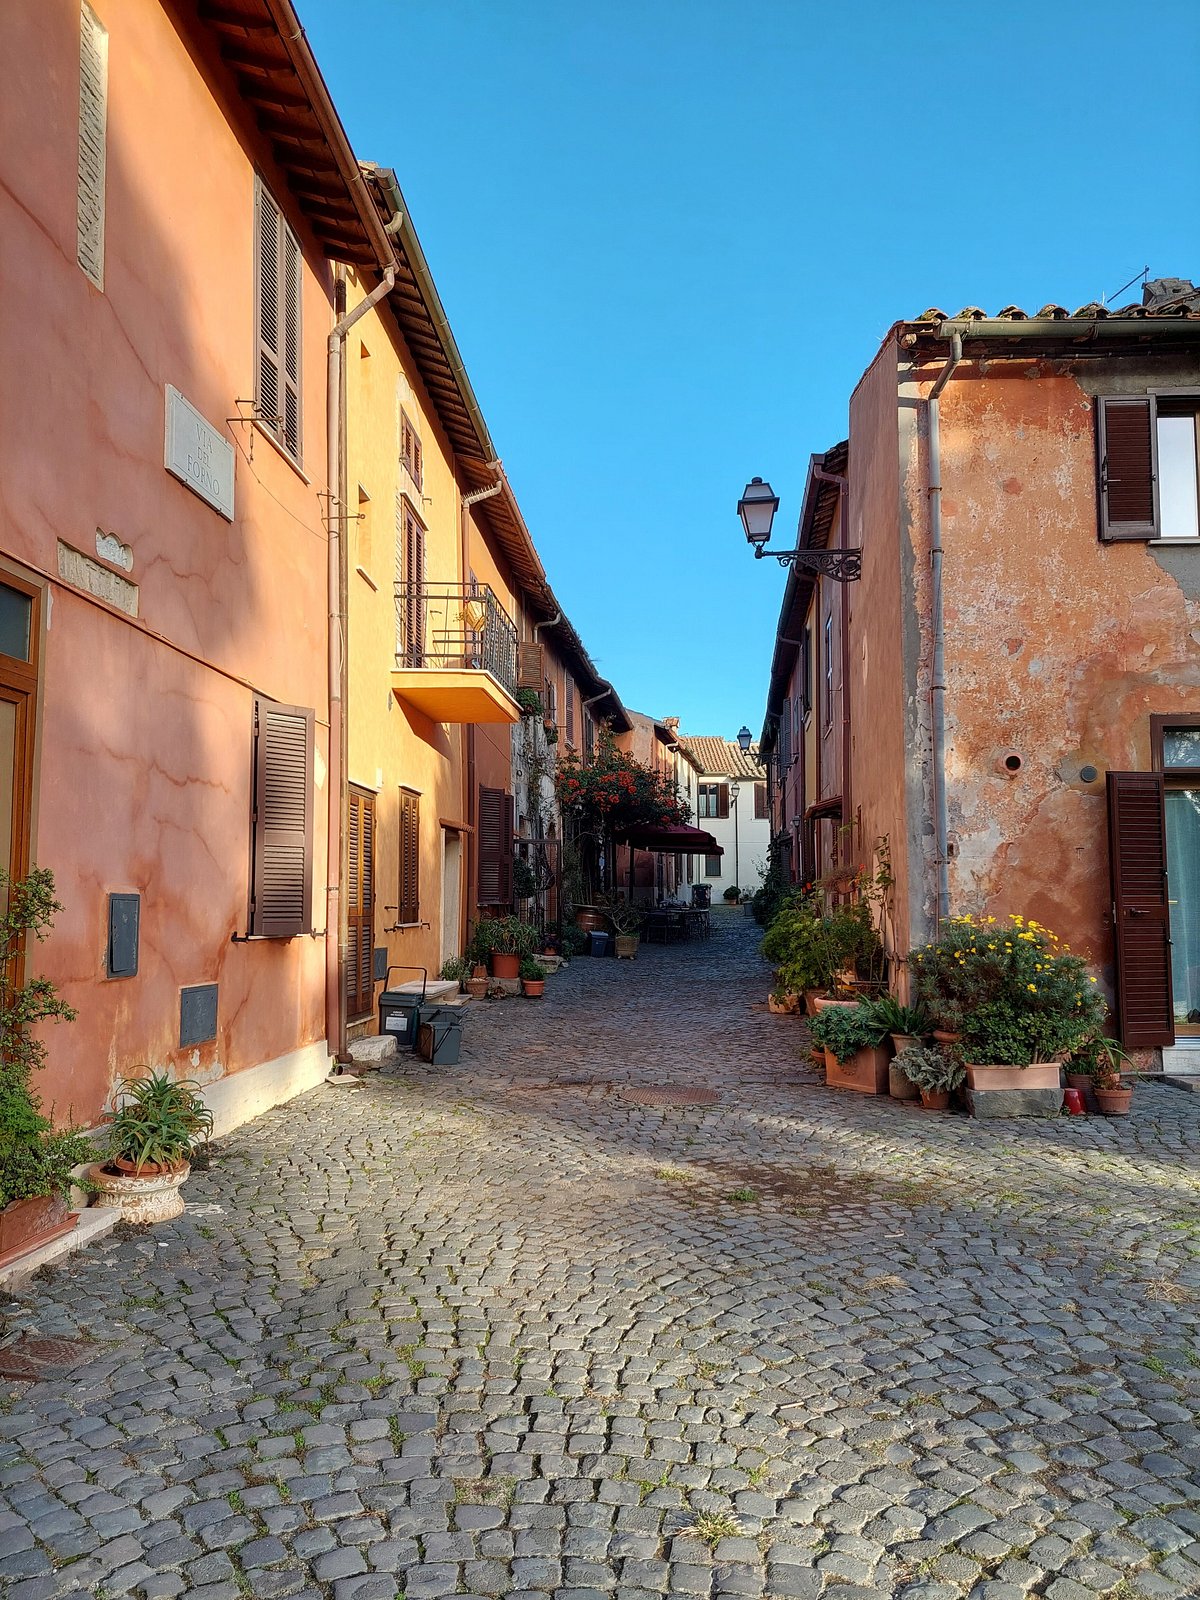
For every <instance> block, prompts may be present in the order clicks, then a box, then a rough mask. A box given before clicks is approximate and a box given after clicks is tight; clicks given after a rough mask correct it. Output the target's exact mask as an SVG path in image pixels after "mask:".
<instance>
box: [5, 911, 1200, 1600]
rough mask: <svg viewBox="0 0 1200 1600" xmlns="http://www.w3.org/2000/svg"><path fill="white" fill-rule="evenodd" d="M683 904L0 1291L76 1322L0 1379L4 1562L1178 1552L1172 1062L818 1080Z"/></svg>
mask: <svg viewBox="0 0 1200 1600" xmlns="http://www.w3.org/2000/svg"><path fill="white" fill-rule="evenodd" d="M713 920H714V924H715V928H714V934H713V937H712V939H711V940H709V941H708V942H707V943H702V944H696V945H684V946H675V947H671V948H668V949H665V950H664V949H661V948H649V947H646V946H643V948H642V951H641V953H640V955H639V957H638V959H637V960H636V961H635V962H620V963H618V962H614V961H604V962H601V961H591V960H577V961H575V962H574V963H573V964H572V965H571V967H570V968H569V969H568V970H565V971H564V972H562V973H560V974H559V975H558V976H556V977H555V978H553V979H552V980H551V981H550V983H549V984H548V986H547V997H546V999H545V1000H544V1001H543V1002H541V1003H534V1002H530V1001H524V1000H514V1001H509V1002H506V1003H503V1004H484V1003H472V1004H471V1006H470V1007H469V1011H468V1016H467V1020H466V1031H465V1040H464V1052H463V1061H462V1064H461V1065H460V1066H458V1067H453V1068H442V1069H438V1068H432V1067H429V1066H426V1065H424V1064H423V1063H421V1062H419V1061H417V1060H416V1059H415V1058H410V1057H406V1058H405V1059H404V1061H403V1064H402V1065H401V1066H400V1067H399V1068H398V1069H389V1070H386V1071H384V1072H382V1073H377V1074H370V1075H367V1076H366V1077H364V1079H363V1080H362V1082H361V1084H360V1086H358V1087H351V1086H334V1085H329V1086H322V1087H319V1088H317V1089H314V1090H312V1091H310V1092H309V1093H308V1094H306V1095H304V1096H302V1097H301V1098H299V1099H297V1100H295V1101H293V1102H292V1103H291V1104H289V1105H286V1106H282V1107H280V1108H278V1109H276V1110H274V1111H271V1112H269V1113H268V1114H266V1115H265V1116H262V1117H260V1118H258V1119H257V1120H256V1121H254V1122H251V1123H248V1124H246V1125H245V1126H244V1127H242V1128H240V1129H239V1130H238V1131H237V1132H236V1133H235V1134H233V1135H231V1136H230V1137H228V1138H226V1139H224V1140H222V1141H221V1142H220V1143H219V1145H218V1146H217V1147H216V1148H215V1149H214V1151H213V1159H212V1164H211V1167H210V1168H209V1170H207V1171H203V1172H197V1173H196V1174H195V1175H194V1177H193V1179H192V1181H191V1183H190V1184H189V1187H188V1190H187V1199H188V1207H187V1211H186V1214H185V1215H184V1216H183V1217H182V1218H180V1219H179V1220H178V1221H177V1222H175V1223H172V1224H167V1225H165V1226H163V1227H161V1228H158V1229H156V1230H154V1232H153V1233H152V1234H149V1235H148V1234H146V1233H144V1232H134V1231H133V1230H126V1231H125V1232H124V1233H123V1235H118V1236H114V1238H113V1239H112V1240H110V1241H109V1242H108V1244H107V1245H106V1246H105V1247H101V1248H99V1249H98V1250H96V1251H94V1252H91V1253H88V1254H85V1255H83V1256H81V1257H77V1258H75V1259H74V1260H73V1261H72V1262H71V1263H70V1267H69V1269H68V1270H63V1271H58V1272H54V1271H51V1272H49V1273H47V1274H45V1275H43V1277H42V1279H41V1280H40V1281H38V1282H37V1283H35V1284H34V1285H33V1286H32V1288H31V1289H30V1291H29V1292H28V1293H27V1294H26V1295H25V1296H23V1298H22V1300H21V1302H20V1303H19V1304H18V1303H17V1302H14V1301H6V1302H0V1312H2V1313H7V1321H6V1322H4V1323H3V1324H2V1326H3V1329H4V1332H3V1334H2V1335H0V1337H3V1338H4V1339H5V1340H6V1341H8V1340H11V1338H12V1336H13V1335H14V1334H16V1333H20V1332H24V1331H26V1330H28V1331H30V1332H36V1334H37V1335H38V1336H41V1337H46V1336H65V1337H68V1338H81V1339H84V1340H86V1341H88V1344H87V1346H86V1348H85V1350H84V1351H83V1352H82V1355H83V1359H82V1361H81V1362H80V1364H78V1365H77V1366H76V1367H75V1368H74V1370H73V1371H71V1372H69V1373H68V1374H66V1375H64V1376H60V1377H55V1378H47V1379H45V1380H43V1381H41V1382H38V1383H33V1384H20V1383H17V1384H9V1385H2V1384H0V1585H3V1586H6V1592H7V1594H8V1595H9V1596H10V1600H47V1597H49V1596H52V1595H57V1594H62V1593H68V1592H71V1593H75V1592H83V1593H88V1594H91V1595H93V1596H95V1597H97V1600H100V1597H113V1596H117V1595H125V1594H132V1595H135V1596H142V1597H146V1600H155V1597H166V1596H172V1595H176V1594H186V1595H191V1596H194V1597H196V1600H238V1597H239V1596H242V1595H253V1596H256V1597H271V1596H288V1595H304V1596H317V1595H331V1596H332V1597H333V1600H352V1597H355V1600H393V1597H395V1596H398V1595H400V1594H403V1595H406V1596H407V1597H408V1600H422V1597H434V1596H443V1595H488V1596H490V1595H507V1594H530V1595H532V1594H554V1595H555V1596H557V1597H560V1600H585V1597H590V1596H608V1595H614V1594H616V1595H619V1596H622V1597H625V1600H635V1597H647V1600H649V1597H660V1596H662V1595H664V1594H672V1595H687V1596H702V1595H711V1594H730V1595H761V1594H763V1593H767V1594H772V1595H780V1596H798V1597H799V1596H816V1595H818V1594H821V1593H822V1592H827V1593H829V1594H832V1595H835V1596H836V1597H837V1600H854V1597H858V1596H864V1597H865V1596H905V1597H917V1596H920V1597H924V1600H953V1597H959V1596H971V1597H973V1600H1019V1597H1022V1596H1025V1595H1026V1594H1029V1593H1037V1594H1045V1595H1048V1596H1049V1597H1050V1600H1082V1597H1086V1596H1090V1595H1093V1594H1121V1595H1125V1596H1133V1595H1142V1594H1144V1595H1147V1596H1158V1595H1161V1596H1164V1597H1168V1596H1184V1595H1194V1594H1196V1593H1197V1592H1200V1542H1198V1538H1200V1515H1198V1514H1197V1511H1196V1505H1197V1503H1198V1502H1200V1448H1198V1447H1197V1434H1196V1431H1195V1406H1196V1401H1197V1397H1198V1396H1200V1356H1198V1355H1197V1350H1198V1349H1200V1341H1198V1340H1197V1331H1198V1330H1197V1321H1198V1306H1200V1221H1198V1219H1197V1211H1198V1208H1197V1203H1196V1202H1197V1195H1198V1191H1200V1179H1198V1164H1197V1155H1198V1154H1200V1097H1197V1096H1195V1095H1191V1094H1187V1093H1183V1092H1180V1091H1178V1090H1175V1089H1172V1088H1170V1087H1166V1086H1163V1087H1152V1086H1150V1085H1148V1084H1143V1086H1142V1087H1141V1088H1140V1089H1139V1092H1138V1095H1137V1097H1136V1102H1135V1109H1134V1114H1133V1116H1132V1117H1131V1118H1130V1119H1129V1120H1128V1121H1127V1122H1122V1121H1109V1120H1106V1119H1101V1118H1089V1119H1086V1120H1084V1119H1068V1118H1060V1119H1057V1120H1053V1121H1047V1122H1029V1121H1027V1122H1023V1123H1021V1124H1019V1125H1014V1124H1012V1123H1009V1124H1007V1125H1006V1124H999V1125H995V1124H987V1123H977V1122H969V1121H968V1120H967V1119H966V1118H964V1117H952V1116H945V1115H940V1116H939V1115H925V1114H923V1113H922V1112H921V1111H919V1110H910V1109H908V1108H906V1107H903V1106H900V1105H899V1104H897V1103H896V1102H892V1101H889V1100H887V1099H883V1100H875V1099H869V1100H867V1099H861V1098H859V1097H858V1096H855V1095H852V1094H844V1093H838V1092H836V1091H832V1090H827V1089H826V1088H824V1086H823V1085H821V1084H820V1083H819V1082H818V1079H817V1077H816V1075H815V1073H813V1072H812V1071H811V1070H810V1068H809V1066H808V1064H807V1060H806V1048H805V1035H804V1031H803V1028H802V1026H801V1024H799V1023H798V1022H797V1021H796V1020H795V1019H794V1018H790V1017H775V1016H771V1015H769V1014H768V1012H767V1010H766V1007H765V1004H764V1001H765V996H766V990H767V973H766V969H765V967H764V965H763V964H762V962H761V961H760V959H759V957H758V956H757V954H756V948H757V940H758V930H757V928H756V927H755V926H754V924H753V923H751V922H750V921H749V919H746V918H743V917H742V916H741V915H740V913H737V914H735V913H727V914H718V915H715V916H714V919H713ZM685 1100H690V1101H691V1103H679V1102H683V1101H685Z"/></svg>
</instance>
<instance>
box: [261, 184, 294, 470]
mask: <svg viewBox="0 0 1200 1600" xmlns="http://www.w3.org/2000/svg"><path fill="white" fill-rule="evenodd" d="M254 259H255V273H254V308H255V324H256V330H257V331H256V339H255V360H254V410H255V414H256V417H257V419H258V422H259V423H260V425H261V426H262V427H263V428H265V429H266V431H267V432H268V433H269V434H270V436H271V437H272V438H273V439H274V440H275V442H276V443H277V444H278V445H279V446H280V447H281V448H282V449H283V450H284V451H285V452H286V453H287V454H288V455H289V456H291V458H292V460H293V461H295V462H296V464H297V465H299V464H300V460H301V445H302V438H301V414H300V338H301V329H300V322H301V288H302V285H301V257H300V246H299V245H298V244H297V242H296V235H295V234H294V233H293V232H292V230H291V229H290V228H289V227H288V225H287V222H286V220H285V219H284V216H283V213H282V212H281V211H280V209H279V207H278V206H277V205H276V204H275V201H274V200H273V199H272V197H271V193H270V191H269V190H268V189H267V187H266V185H265V184H264V183H263V181H262V179H261V178H256V179H255V180H254Z"/></svg>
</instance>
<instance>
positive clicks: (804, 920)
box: [760, 895, 882, 1014]
mask: <svg viewBox="0 0 1200 1600" xmlns="http://www.w3.org/2000/svg"><path fill="white" fill-rule="evenodd" d="M760 949H761V951H762V954H763V955H764V956H765V957H766V959H767V960H768V961H770V962H771V963H772V965H773V966H774V967H775V969H776V986H777V987H778V988H779V989H781V990H783V991H784V992H785V993H789V994H801V993H802V994H804V996H805V999H806V1001H807V1003H808V1009H809V1011H810V1012H812V1013H814V1014H815V1013H816V1012H818V1011H820V1010H821V1009H822V1008H823V1007H824V1006H826V1005H832V1004H837V1003H840V1004H848V1005H854V1004H856V1003H857V998H858V997H857V995H856V994H855V992H854V988H853V986H854V985H856V984H857V983H858V982H859V981H860V980H861V981H863V982H876V981H877V976H876V975H877V973H878V972H879V971H880V970H881V962H882V947H881V946H880V943H879V935H878V933H877V932H876V930H875V925H874V923H873V922H872V921H871V911H870V907H869V906H868V905H867V903H866V902H865V901H864V900H855V901H851V902H849V903H848V904H845V905H839V906H835V907H834V908H833V909H832V910H831V911H823V910H822V908H821V904H820V902H819V901H818V900H817V899H816V898H815V897H814V896H812V895H800V896H796V897H794V898H790V899H787V900H785V901H784V902H783V904H782V905H781V906H780V908H779V910H778V911H777V912H776V914H775V916H774V917H773V918H772V920H771V923H770V925H769V926H768V928H767V931H766V933H765V935H764V936H763V941H762V944H761V946H760ZM839 974H841V982H840V983H839ZM839 995H840V996H841V999H840V1000H839Z"/></svg>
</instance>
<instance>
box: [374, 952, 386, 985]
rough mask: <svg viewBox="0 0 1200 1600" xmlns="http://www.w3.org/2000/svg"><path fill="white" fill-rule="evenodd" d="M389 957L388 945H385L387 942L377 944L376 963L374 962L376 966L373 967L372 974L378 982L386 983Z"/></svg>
mask: <svg viewBox="0 0 1200 1600" xmlns="http://www.w3.org/2000/svg"><path fill="white" fill-rule="evenodd" d="M387 958H388V953H387V945H385V944H381V945H377V946H376V948H375V964H374V967H373V969H372V973H371V976H372V977H373V978H374V979H375V982H376V983H386V982H387V969H388V959H387Z"/></svg>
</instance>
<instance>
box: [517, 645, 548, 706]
mask: <svg viewBox="0 0 1200 1600" xmlns="http://www.w3.org/2000/svg"><path fill="white" fill-rule="evenodd" d="M545 656H546V652H545V651H544V649H543V648H542V646H541V645H540V644H521V645H518V646H517V688H518V689H536V690H537V692H538V694H541V692H542V684H543V682H544V680H545V676H546V660H545Z"/></svg>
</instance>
